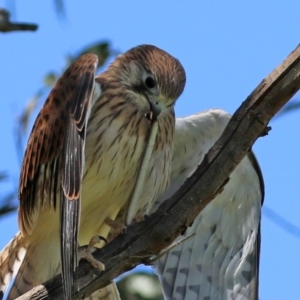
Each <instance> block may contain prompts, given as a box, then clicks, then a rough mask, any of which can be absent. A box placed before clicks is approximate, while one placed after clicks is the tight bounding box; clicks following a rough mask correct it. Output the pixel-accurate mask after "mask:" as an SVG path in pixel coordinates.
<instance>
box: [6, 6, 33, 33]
mask: <svg viewBox="0 0 300 300" xmlns="http://www.w3.org/2000/svg"><path fill="white" fill-rule="evenodd" d="M9 18H10V13H9V12H8V11H7V10H5V9H3V8H1V9H0V32H10V31H28V30H29V31H36V30H37V28H38V26H37V25H36V24H30V23H13V22H11V21H10V20H9Z"/></svg>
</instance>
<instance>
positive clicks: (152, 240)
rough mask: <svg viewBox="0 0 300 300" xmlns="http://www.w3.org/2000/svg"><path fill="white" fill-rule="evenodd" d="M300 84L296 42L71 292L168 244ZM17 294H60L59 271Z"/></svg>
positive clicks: (86, 291)
mask: <svg viewBox="0 0 300 300" xmlns="http://www.w3.org/2000/svg"><path fill="white" fill-rule="evenodd" d="M299 89H300V46H298V47H297V48H296V49H295V50H294V51H293V52H292V53H291V54H290V55H289V56H288V58H287V59H286V60H285V61H284V62H283V63H282V64H281V65H280V66H278V67H277V68H276V69H275V70H274V71H273V72H272V73H271V74H270V75H269V76H267V77H266V78H265V79H264V80H263V81H262V82H261V83H260V84H259V85H258V86H257V88H256V89H255V90H254V91H253V92H252V93H251V94H250V96H249V97H248V98H247V99H246V100H245V101H244V102H243V103H242V105H241V106H240V107H239V108H238V110H237V111H236V112H235V114H234V115H233V117H232V119H231V121H230V122H229V124H228V125H227V127H226V129H225V131H224V133H223V134H222V136H221V137H220V139H219V140H218V141H217V142H216V144H215V145H214V146H213V147H212V148H211V150H210V151H209V153H208V154H207V155H206V156H205V158H204V160H203V162H202V163H201V165H200V166H199V167H198V169H197V170H196V172H195V173H194V174H193V175H192V176H191V177H190V178H189V179H188V180H187V181H186V183H185V184H184V185H183V186H182V187H181V188H180V190H179V191H178V192H177V193H176V194H175V195H174V196H173V197H171V198H170V199H169V200H167V201H165V202H164V203H163V204H162V205H161V206H160V208H159V209H158V210H157V211H156V212H155V213H154V214H152V215H151V216H150V217H149V218H147V219H146V220H145V221H143V222H140V223H137V224H135V225H132V226H129V228H128V230H127V233H126V234H124V235H119V236H118V237H117V238H116V239H115V240H113V241H112V242H111V243H109V244H108V245H106V246H105V247H103V248H102V249H99V250H97V251H96V252H95V257H96V258H97V259H99V260H100V261H102V262H105V266H106V270H105V271H104V272H103V273H102V274H100V275H99V274H97V271H95V270H94V269H92V268H91V266H90V265H89V264H88V263H87V262H85V261H83V262H82V263H80V266H79V267H78V270H77V277H78V284H79V291H78V292H77V294H76V295H75V296H74V298H75V299H76V298H79V299H83V298H84V297H86V296H88V295H90V294H92V293H93V292H94V291H96V290H98V289H100V288H102V287H104V286H106V285H108V284H109V283H111V282H112V281H113V279H114V278H116V277H117V276H119V275H120V274H122V273H124V272H125V271H128V270H131V269H133V268H134V267H135V266H137V265H138V264H141V263H143V262H145V261H146V259H147V258H149V257H151V256H153V255H155V254H158V253H159V251H161V250H162V249H164V248H165V247H167V246H168V245H170V244H171V243H172V241H173V240H174V239H175V238H176V237H177V236H179V235H180V234H181V232H183V231H184V230H185V228H186V227H187V226H189V225H190V224H191V222H192V221H193V220H194V218H195V217H196V216H197V215H198V214H199V213H200V211H202V210H203V209H204V207H205V206H206V205H207V204H208V203H209V202H210V201H211V200H212V199H213V198H214V197H215V196H216V194H218V192H219V191H220V190H221V188H222V186H223V185H224V184H225V183H226V181H227V180H228V177H229V175H230V173H231V172H232V171H233V170H234V168H235V167H236V166H237V165H238V164H239V162H240V161H241V160H242V159H243V157H244V156H245V155H246V154H247V152H248V150H249V149H250V148H251V146H252V145H253V143H254V142H255V141H256V139H257V138H258V137H260V136H263V135H265V134H266V133H267V131H268V130H269V128H268V127H267V124H268V122H269V121H270V120H271V119H272V117H273V116H274V115H275V114H276V113H277V112H278V111H279V110H280V109H281V108H282V107H283V105H284V104H285V103H286V102H288V101H289V100H290V99H291V97H292V96H293V95H294V94H295V93H296V92H297V91H298V90H299ZM97 275H98V276H97ZM18 299H19V300H21V299H22V300H24V299H63V293H62V285H61V276H60V275H59V276H56V277H55V278H53V279H52V280H50V281H48V282H46V283H45V284H44V286H43V285H40V286H38V287H36V288H34V289H32V290H31V291H29V292H28V293H26V294H25V295H23V296H21V297H19V298H18Z"/></svg>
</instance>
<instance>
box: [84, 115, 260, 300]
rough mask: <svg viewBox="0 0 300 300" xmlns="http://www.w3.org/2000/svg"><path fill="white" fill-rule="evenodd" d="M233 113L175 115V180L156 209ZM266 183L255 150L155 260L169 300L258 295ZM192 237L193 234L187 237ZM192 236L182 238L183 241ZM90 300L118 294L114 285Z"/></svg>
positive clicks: (248, 299) (109, 299) (242, 299)
mask: <svg viewBox="0 0 300 300" xmlns="http://www.w3.org/2000/svg"><path fill="white" fill-rule="evenodd" d="M229 120H230V115H229V114H228V113H226V112H225V111H222V110H219V109H212V110H208V111H204V112H201V113H198V114H194V115H191V116H188V117H185V118H177V119H176V126H175V136H174V143H173V156H172V171H171V181H170V186H169V188H168V190H167V191H166V192H164V193H162V194H160V195H159V196H158V198H157V200H156V201H155V203H154V205H153V207H152V210H151V211H155V210H156V209H157V208H158V206H159V205H160V204H161V203H162V202H163V201H165V200H166V199H168V198H169V197H171V196H172V195H173V194H174V193H175V192H176V191H177V190H178V189H179V188H180V186H181V185H182V184H183V183H184V181H185V180H186V179H187V178H188V177H189V176H190V175H192V173H193V172H194V171H195V170H196V168H197V166H198V165H199V164H200V163H201V161H202V160H203V158H204V156H205V154H206V153H207V152H208V151H209V149H210V148H211V147H212V146H213V145H214V143H215V142H216V141H217V139H218V138H219V137H220V136H221V134H222V132H223V131H224V129H225V127H226V125H227V123H228V122H229ZM263 198H264V182H263V177H262V173H261V170H260V167H259V165H258V162H257V160H256V158H255V156H254V154H253V153H252V152H249V153H248V155H247V156H246V157H245V158H244V159H243V160H242V161H241V162H240V164H239V165H238V166H237V167H236V169H235V170H234V171H233V172H232V173H231V175H230V178H229V181H228V183H227V184H226V185H225V186H224V189H223V191H222V192H221V193H220V194H218V196H217V197H216V198H215V199H213V200H212V201H211V202H210V203H209V204H208V205H207V206H206V207H205V208H204V210H203V211H202V212H201V213H200V214H199V215H198V216H197V217H196V219H195V220H194V222H193V224H192V226H191V227H189V228H187V230H186V232H185V234H184V236H181V237H178V238H177V240H176V241H175V243H176V242H178V243H179V244H178V245H177V246H176V247H174V248H173V249H172V250H170V251H169V252H167V253H166V255H164V256H163V257H161V258H160V259H159V260H158V261H157V262H156V263H155V267H156V272H157V274H158V276H159V279H160V282H161V285H162V290H163V294H164V298H165V300H171V299H172V300H194V299H197V300H257V299H259V297H258V279H259V278H258V276H259V254H260V218H261V205H262V202H263ZM188 236H191V237H188ZM184 237H188V238H187V240H185V241H184V242H180V241H181V240H182V239H183V238H184ZM88 299H90V300H98V299H102V300H104V299H105V300H113V299H114V300H116V299H119V296H118V291H117V288H116V286H115V285H114V284H112V285H110V286H108V287H107V288H106V289H102V290H101V291H98V292H96V293H94V294H93V295H92V296H91V297H90V298H88Z"/></svg>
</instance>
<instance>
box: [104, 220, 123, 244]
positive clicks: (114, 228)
mask: <svg viewBox="0 0 300 300" xmlns="http://www.w3.org/2000/svg"><path fill="white" fill-rule="evenodd" d="M104 222H105V223H106V224H107V225H108V226H109V227H110V228H111V231H110V233H109V237H108V241H109V242H110V241H112V240H113V239H114V238H115V237H117V236H118V235H119V234H120V233H122V234H125V233H126V231H127V227H126V225H125V224H124V223H118V222H116V221H113V220H112V219H111V218H106V219H105V220H104Z"/></svg>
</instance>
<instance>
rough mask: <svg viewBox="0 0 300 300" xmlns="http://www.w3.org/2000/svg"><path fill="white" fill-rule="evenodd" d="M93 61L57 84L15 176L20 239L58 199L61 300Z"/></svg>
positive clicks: (72, 241)
mask: <svg viewBox="0 0 300 300" xmlns="http://www.w3.org/2000/svg"><path fill="white" fill-rule="evenodd" d="M97 63H98V58H97V56H96V55H93V54H85V55H83V56H82V57H80V58H79V59H78V60H77V61H76V62H74V63H73V64H72V65H71V66H70V67H69V68H68V69H67V70H66V71H65V72H64V74H63V75H62V77H61V78H60V79H59V80H58V82H57V83H56V85H55V87H54V88H53V90H52V91H51V93H50V95H49V97H48V98H47V100H46V102H45V104H44V106H43V108H42V110H41V111H40V113H39V115H38V117H37V119H36V121H35V124H34V126H33V129H32V132H31V134H30V137H29V141H28V145H27V149H26V152H25V156H24V161H23V165H22V171H21V177H20V188H19V199H20V210H19V224H20V229H21V231H22V233H23V235H24V234H25V235H26V234H31V233H32V230H33V229H34V227H35V223H36V220H37V218H38V215H39V210H40V208H41V207H42V206H44V205H45V204H47V205H49V206H50V207H53V208H54V209H55V208H56V206H57V195H61V218H60V219H61V222H60V223H61V257H62V268H63V277H64V280H63V282H64V283H65V288H64V290H65V293H67V291H68V293H67V294H65V295H66V299H71V296H70V293H72V290H73V285H74V280H73V271H74V267H75V260H76V254H77V230H78V222H79V206H80V201H79V200H80V191H81V179H82V173H83V167H84V146H85V129H86V124H87V119H88V117H89V113H90V109H91V104H92V103H91V102H92V101H91V99H92V94H93V90H94V84H95V80H94V73H95V70H96V68H97ZM69 200H72V201H69ZM46 201H47V202H48V203H47V202H46Z"/></svg>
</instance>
